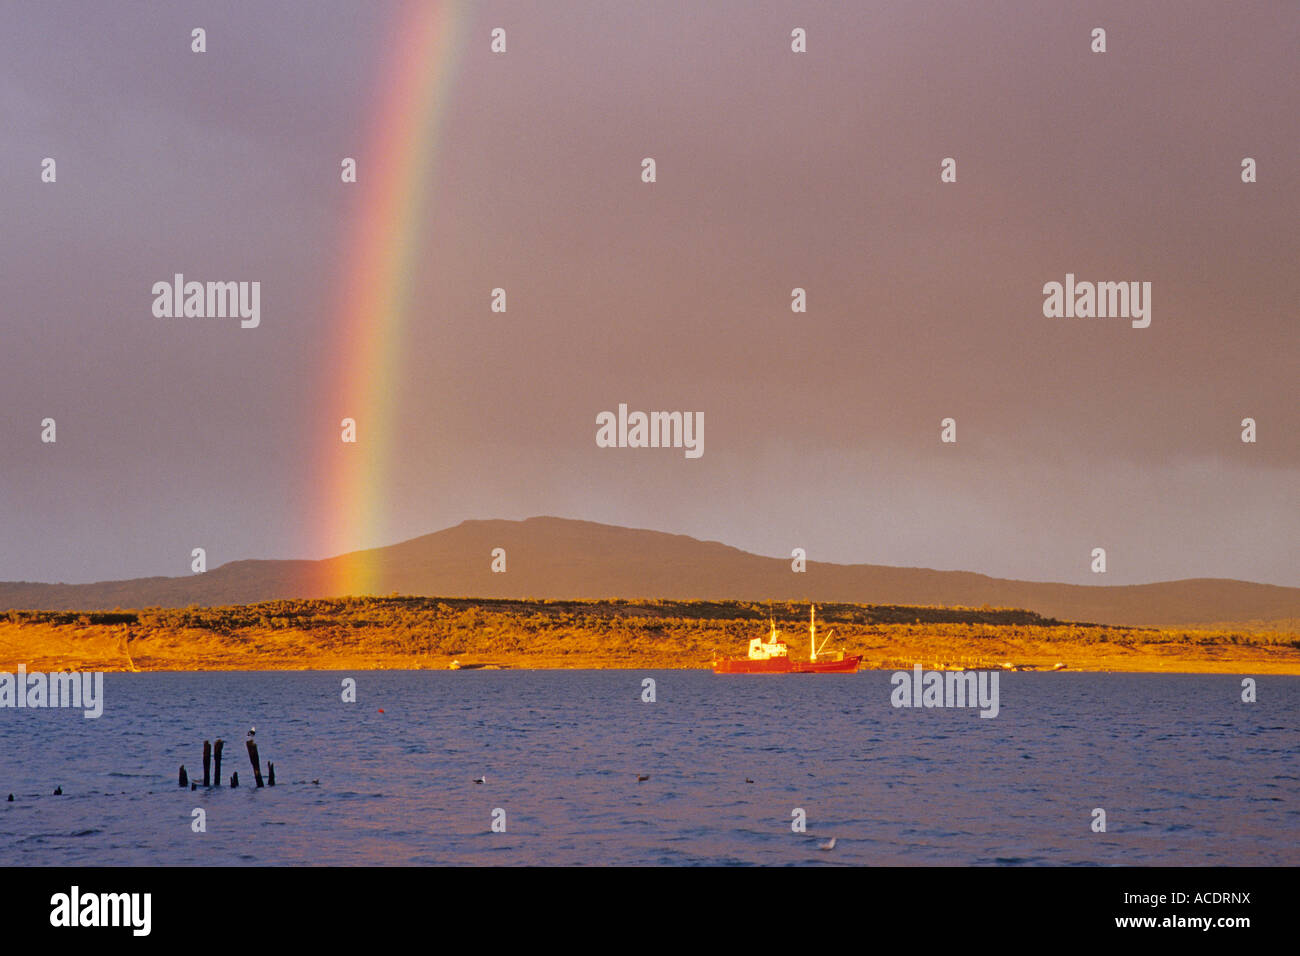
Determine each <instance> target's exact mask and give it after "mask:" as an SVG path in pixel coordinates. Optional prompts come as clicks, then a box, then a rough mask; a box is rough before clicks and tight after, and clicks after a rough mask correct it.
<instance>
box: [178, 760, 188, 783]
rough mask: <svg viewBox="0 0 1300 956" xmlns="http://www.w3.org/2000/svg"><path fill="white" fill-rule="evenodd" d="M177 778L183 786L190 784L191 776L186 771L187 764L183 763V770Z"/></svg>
mask: <svg viewBox="0 0 1300 956" xmlns="http://www.w3.org/2000/svg"><path fill="white" fill-rule="evenodd" d="M177 779H178V782H179V784H180V785H181V786H182V787H188V786H189V785H190V776H189V774H187V773H186V772H185V764H181V772H180V774H179V776H178V778H177Z"/></svg>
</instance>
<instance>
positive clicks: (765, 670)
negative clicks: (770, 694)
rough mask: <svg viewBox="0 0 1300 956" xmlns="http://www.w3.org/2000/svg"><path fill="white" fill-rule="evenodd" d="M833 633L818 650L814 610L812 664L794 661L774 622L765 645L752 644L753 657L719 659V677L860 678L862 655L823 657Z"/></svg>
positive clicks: (814, 610)
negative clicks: (772, 675)
mask: <svg viewBox="0 0 1300 956" xmlns="http://www.w3.org/2000/svg"><path fill="white" fill-rule="evenodd" d="M834 633H835V632H834V631H831V632H830V633H829V634H827V635H826V637H825V639H823V640H822V643H821V647H818V646H817V608H816V606H813V607H812V608H811V609H810V611H809V614H808V640H809V644H808V660H806V661H796V660H792V659H791V658H790V648H789V647H787V646H786V643H785V641H783V640H781V632H780V631H778V630H777V629H776V621H775V620H773V621H772V631H771V633H770V634H769V635H768V639H767V640H766V641H765V640H763V639H762V638H761V637H756V638H754V639H753V640H751V641H750V642H749V654H748V656H746V657H718V658H714V660H713V673H715V674H856V673H857V670H858V664H859V662H860V661H861V660H862V658H861V656H860V655H857V654H854V655H850V656H845V654H844V651H842V650H841V651H835V652H834V653H831V654H823V653H822V650H823V648H825V647H826V642H827V641H829V640H830V639H831V634H834Z"/></svg>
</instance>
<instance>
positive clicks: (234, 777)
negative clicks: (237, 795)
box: [230, 770, 239, 787]
mask: <svg viewBox="0 0 1300 956" xmlns="http://www.w3.org/2000/svg"><path fill="white" fill-rule="evenodd" d="M230 786H231V787H237V786H239V771H238V770H236V771H235V772H234V773H232V774H231V775H230Z"/></svg>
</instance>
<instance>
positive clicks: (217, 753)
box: [212, 737, 226, 787]
mask: <svg viewBox="0 0 1300 956" xmlns="http://www.w3.org/2000/svg"><path fill="white" fill-rule="evenodd" d="M225 745H226V742H225V741H224V740H222V739H221V738H220V737H218V738H217V743H216V746H215V747H213V749H212V759H213V761H214V762H215V763H216V773H214V774H213V776H212V779H213V780H215V781H217V786H218V787H219V786H221V748H222V747H224V746H225Z"/></svg>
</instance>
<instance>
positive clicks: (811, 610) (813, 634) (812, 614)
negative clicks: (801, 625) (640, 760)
mask: <svg viewBox="0 0 1300 956" xmlns="http://www.w3.org/2000/svg"><path fill="white" fill-rule="evenodd" d="M808 660H809V661H815V660H817V605H816V604H810V605H808Z"/></svg>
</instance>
